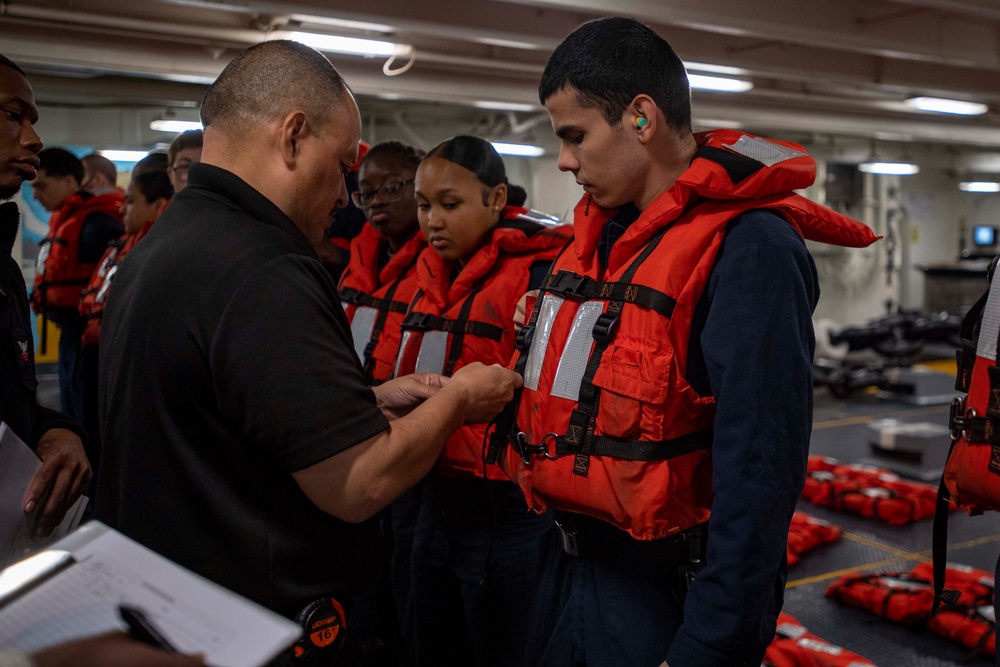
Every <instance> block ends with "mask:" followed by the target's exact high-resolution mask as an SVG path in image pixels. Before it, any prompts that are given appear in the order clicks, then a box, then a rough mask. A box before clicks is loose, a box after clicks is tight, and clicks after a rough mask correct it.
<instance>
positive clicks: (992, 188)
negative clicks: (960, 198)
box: [958, 181, 1000, 192]
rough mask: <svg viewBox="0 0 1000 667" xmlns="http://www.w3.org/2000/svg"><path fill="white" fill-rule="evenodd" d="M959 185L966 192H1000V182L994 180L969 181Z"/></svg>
mask: <svg viewBox="0 0 1000 667" xmlns="http://www.w3.org/2000/svg"><path fill="white" fill-rule="evenodd" d="M958 187H959V189H960V190H964V191H965V192H1000V183H994V182H993V181H967V182H965V183H959V184H958Z"/></svg>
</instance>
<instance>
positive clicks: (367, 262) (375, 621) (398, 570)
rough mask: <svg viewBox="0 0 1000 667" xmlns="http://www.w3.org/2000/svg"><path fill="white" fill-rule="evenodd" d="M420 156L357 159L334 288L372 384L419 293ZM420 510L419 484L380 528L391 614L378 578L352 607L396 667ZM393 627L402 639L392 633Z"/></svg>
mask: <svg viewBox="0 0 1000 667" xmlns="http://www.w3.org/2000/svg"><path fill="white" fill-rule="evenodd" d="M421 157H423V155H422V153H420V152H418V151H417V150H416V149H414V148H413V147H411V146H407V145H405V144H402V143H400V142H398V141H386V142H383V143H380V144H376V145H374V146H372V147H371V148H370V149H369V150H368V152H367V153H366V154H365V156H364V157H363V158H362V160H361V165H360V167H359V171H358V189H357V190H356V191H355V192H354V193H353V194H352V195H351V199H352V200H353V201H354V204H355V205H356V206H357V207H358V208H359V209H361V212H362V213H364V214H365V218H366V220H367V223H366V224H365V225H364V227H362V229H361V232H360V233H359V234H358V235H357V236H355V237H354V239H353V240H352V241H351V258H350V262H349V263H348V265H347V268H346V269H344V272H343V274H341V277H340V286H339V290H340V298H341V300H342V301H343V303H344V310H345V312H346V313H347V319H348V321H350V323H351V334H352V335H353V337H354V349H355V351H356V352H357V353H358V358H360V359H361V363H362V365H363V366H364V369H365V374H366V376H367V377H368V381H369V382H370V383H372V384H379V383H381V382H385V381H386V380H388V379H390V378H391V377H392V371H393V362H394V360H395V357H396V350H397V349H398V347H399V336H400V324H401V323H402V321H403V315H404V314H405V313H406V309H407V306H409V304H410V301H411V300H412V299H413V296H414V294H415V293H416V291H417V273H416V262H417V257H418V256H419V255H420V253H421V251H422V250H423V249H424V248H426V247H427V240H426V239H425V238H424V235H423V234H421V233H420V226H419V224H418V222H417V202H416V201H415V200H414V198H413V178H414V175H415V174H416V171H417V165H419V164H420V158H421ZM419 511H420V487H419V486H418V487H416V488H415V489H411V490H410V491H408V492H406V493H404V494H403V495H402V496H400V497H399V498H397V499H396V500H395V501H394V502H393V503H392V505H391V509H390V510H389V517H383V520H384V521H387V523H386V524H383V525H385V526H386V531H387V532H389V531H391V534H392V547H393V552H392V561H391V564H389V580H390V582H391V588H392V599H393V604H394V606H395V613H392V612H391V611H390V612H388V613H387V610H386V608H385V604H384V602H385V582H384V581H380V582H379V583H378V584H376V586H375V587H374V588H373V589H372V590H371V591H369V592H368V593H367V594H366V596H365V599H364V601H363V602H362V601H359V602H358V604H357V605H356V608H355V618H357V617H358V613H357V610H358V609H359V608H360V606H364V607H366V612H367V613H366V614H365V615H366V617H367V621H366V623H365V625H366V626H367V627H366V628H365V635H366V636H365V639H367V640H368V641H367V644H370V645H373V646H377V645H382V646H387V647H395V646H396V645H397V644H399V643H402V646H401V647H398V648H399V651H400V653H401V654H402V655H401V656H399V658H400V660H399V662H400V663H401V664H410V663H411V662H412V650H413V649H412V645H413V638H412V637H413V629H412V628H413V604H412V598H411V581H410V548H411V545H412V543H413V530H414V528H415V525H416V522H417V515H418V513H419ZM392 626H395V627H392ZM358 631H359V628H358V627H357V625H355V632H356V633H358ZM397 631H398V632H399V635H400V636H401V638H397V637H395V634H396V632H397ZM390 650H391V649H390Z"/></svg>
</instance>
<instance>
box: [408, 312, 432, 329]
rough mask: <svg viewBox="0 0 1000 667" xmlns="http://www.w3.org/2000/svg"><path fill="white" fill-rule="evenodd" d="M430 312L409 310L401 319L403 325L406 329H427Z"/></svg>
mask: <svg viewBox="0 0 1000 667" xmlns="http://www.w3.org/2000/svg"><path fill="white" fill-rule="evenodd" d="M430 318H431V315H430V313H418V312H411V313H410V314H409V315H407V316H406V319H405V320H403V326H404V327H406V328H407V329H427V328H429V327H430Z"/></svg>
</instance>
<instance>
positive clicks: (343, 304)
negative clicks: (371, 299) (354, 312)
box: [340, 301, 351, 312]
mask: <svg viewBox="0 0 1000 667" xmlns="http://www.w3.org/2000/svg"><path fill="white" fill-rule="evenodd" d="M350 305H351V304H349V303H347V302H346V301H341V302H340V307H341V308H343V309H344V312H347V307H348V306H350Z"/></svg>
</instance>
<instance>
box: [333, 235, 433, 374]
mask: <svg viewBox="0 0 1000 667" xmlns="http://www.w3.org/2000/svg"><path fill="white" fill-rule="evenodd" d="M384 243H385V241H384V239H383V238H382V236H381V235H380V234H379V233H378V232H377V231H376V230H375V228H374V227H372V226H371V225H369V224H368V223H365V226H364V227H363V228H362V229H361V233H359V234H358V235H357V236H356V237H354V239H353V240H352V241H351V261H350V263H349V264H348V265H347V268H346V269H344V273H343V274H342V275H341V276H340V285H339V286H338V287H339V289H341V290H342V291H343V290H354V291H356V292H358V293H361V294H364V295H367V296H370V297H372V298H374V299H385V298H386V295H387V294H388V292H389V290H390V289H392V286H393V285H395V286H396V287H395V290H393V294H392V301H393V302H396V303H398V304H400V305H401V306H404V307H408V306H409V305H410V302H411V301H412V300H413V297H414V295H415V294H416V293H417V271H416V264H417V258H418V257H419V256H420V253H421V252H423V250H424V249H425V248H426V247H427V239H425V238H424V235H423V234H421V233H420V232H419V231H418V232H417V233H416V234H415V235H414V236H413V238H411V239H410V240H409V241H407V242H406V243H405V244H404V245H403V247H402V248H400V249H399V251H398V252H397V253H396V254H395V255H393V256H392V257H390V258H389V261H388V262H386V264H385V266H383V267H381V268H379V265H378V263H379V255H380V254H381V253H382V249H383V245H384ZM341 298H342V299H343V300H344V310H345V312H346V313H347V319H348V321H350V322H353V321H354V314H355V313H356V312H357V309H358V302H357V299H356V298H352V297H348V296H345V293H342V295H341ZM383 309H384V310H388V309H389V308H388V305H386V306H385V308H383ZM383 309H379V310H383ZM402 323H403V313H397V312H392V311H391V310H390V312H388V313H387V315H386V320H385V325H384V326H383V327H382V330H381V331H380V332H379V333H378V340H377V342H376V344H375V348H374V350H373V351H372V355H371V359H370V361H369V363H368V368H369V369H370V370H369V372H370V378H369V379H370V380H371V381H372V382H376V383H382V382H385V381H386V380H389V379H390V378H392V372H393V365H394V364H395V361H396V351H397V350H398V349H399V337H400V325H401V324H402ZM373 334H374V332H373ZM369 340H370V338H369ZM362 363H363V364H364V360H362Z"/></svg>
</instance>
